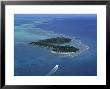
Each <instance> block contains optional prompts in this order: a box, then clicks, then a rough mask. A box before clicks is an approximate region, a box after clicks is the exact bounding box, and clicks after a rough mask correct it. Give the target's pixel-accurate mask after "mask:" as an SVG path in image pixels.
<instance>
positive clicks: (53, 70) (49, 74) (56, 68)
mask: <svg viewBox="0 0 110 89" xmlns="http://www.w3.org/2000/svg"><path fill="white" fill-rule="evenodd" d="M58 67H59V65H56V66H55V67H54V68H53V69H52V70H51V71H50V72H49V73H47V74H46V75H45V76H51V75H52V74H54V73H55V72H56V71H57V70H58Z"/></svg>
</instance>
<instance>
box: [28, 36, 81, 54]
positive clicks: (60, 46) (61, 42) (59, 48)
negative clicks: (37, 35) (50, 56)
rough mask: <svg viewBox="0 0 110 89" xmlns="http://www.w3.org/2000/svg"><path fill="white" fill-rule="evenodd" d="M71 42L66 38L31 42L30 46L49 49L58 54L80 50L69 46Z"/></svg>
mask: <svg viewBox="0 0 110 89" xmlns="http://www.w3.org/2000/svg"><path fill="white" fill-rule="evenodd" d="M70 42H71V39H70V38H65V37H55V38H49V39H44V40H38V41H36V42H31V43H29V44H33V45H37V46H40V47H45V48H49V49H50V50H51V51H52V52H56V53H59V52H60V53H62V52H63V53H68V52H77V51H79V48H76V47H74V46H71V45H69V43H70Z"/></svg>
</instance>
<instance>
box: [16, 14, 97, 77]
mask: <svg viewBox="0 0 110 89" xmlns="http://www.w3.org/2000/svg"><path fill="white" fill-rule="evenodd" d="M14 21H15V27H14V75H15V76H47V74H49V76H96V75H97V16H96V14H68V15H67V14H56V15H55V14H39V15H38V14H37V15H31V14H15V15H14ZM58 36H64V37H70V38H71V39H72V40H73V44H72V45H74V46H76V47H80V49H81V52H80V53H78V54H72V55H60V54H54V53H51V52H50V50H48V49H46V48H41V47H37V46H33V45H30V44H28V43H30V42H32V41H37V40H40V39H47V38H52V37H58ZM56 65H58V68H57V69H56V70H55V71H53V70H52V69H53V68H54V67H55V66H56Z"/></svg>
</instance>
